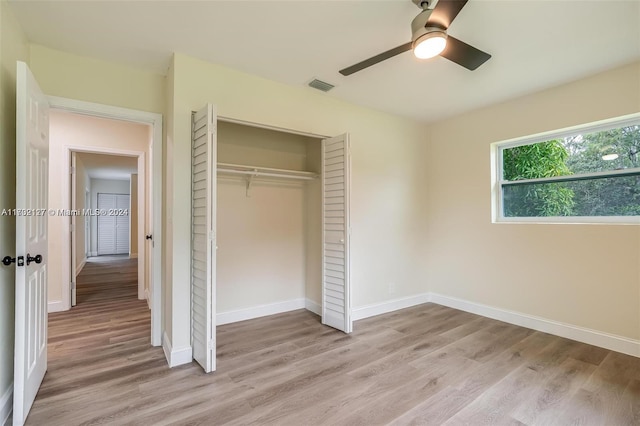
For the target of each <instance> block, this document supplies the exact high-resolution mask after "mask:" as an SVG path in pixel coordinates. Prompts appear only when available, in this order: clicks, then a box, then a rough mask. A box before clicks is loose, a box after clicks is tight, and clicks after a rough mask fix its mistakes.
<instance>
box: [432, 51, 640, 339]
mask: <svg viewBox="0 0 640 426" xmlns="http://www.w3.org/2000/svg"><path fill="white" fill-rule="evenodd" d="M637 112H640V64H635V65H630V66H626V67H622V68H619V69H616V70H613V71H609V72H605V73H602V74H599V75H596V76H593V77H590V78H586V79H583V80H580V81H577V82H574V83H570V84H567V85H564V86H560V87H557V88H555V89H551V90H546V91H544V92H540V93H537V94H533V95H530V96H526V97H523V98H520V99H517V100H513V101H510V102H506V103H503V104H499V105H495V106H492V107H489V108H485V109H482V110H479V111H475V112H472V113H468V114H465V115H462V116H460V117H457V118H453V119H450V120H446V121H443V122H440V123H437V124H435V125H433V126H431V127H430V130H431V131H430V143H429V152H428V155H426V156H425V157H424V159H425V164H424V166H425V168H426V169H427V170H428V176H427V179H426V181H425V182H427V183H428V191H426V192H427V193H428V194H429V203H428V212H427V216H426V217H427V220H428V224H429V240H428V243H429V246H428V247H429V252H428V254H427V256H426V257H425V261H426V262H427V265H428V268H427V271H428V274H427V277H428V281H429V289H430V290H431V291H433V292H436V293H441V294H444V295H448V296H453V297H458V298H461V299H464V300H468V301H472V302H475V303H482V304H485V305H489V306H494V307H498V308H502V309H508V310H512V311H517V312H521V313H525V314H528V315H535V316H539V317H542V318H545V319H549V320H554V321H560V322H563V323H567V324H571V325H576V326H581V327H587V328H591V329H594V330H597V331H601V332H606V333H612V334H616V335H620V336H624V337H628V338H632V339H638V338H640V262H639V260H640V227H638V226H622V225H617V226H616V225H549V224H527V225H524V224H492V223H491V198H490V195H491V169H490V144H491V143H493V142H497V141H501V140H506V139H510V138H515V137H519V136H526V135H530V134H535V133H539V132H543V131H548V130H554V129H559V128H563V127H567V126H573V125H578V124H582V123H588V122H592V121H596V120H601V119H606V118H611V117H616V116H621V115H625V114H631V113H637Z"/></svg>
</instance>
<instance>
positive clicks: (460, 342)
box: [27, 264, 640, 426]
mask: <svg viewBox="0 0 640 426" xmlns="http://www.w3.org/2000/svg"><path fill="white" fill-rule="evenodd" d="M103 266H104V267H105V268H108V267H110V266H109V265H108V264H105V265H103ZM121 266H122V265H121ZM94 267H95V268H97V269H100V267H101V266H100V265H92V268H94ZM116 269H117V270H118V271H119V270H124V269H126V268H124V269H123V268H116ZM118 271H114V270H113V268H112V269H111V272H109V273H107V274H104V275H103V276H104V279H105V280H107V279H108V280H111V278H109V277H111V276H112V274H117V273H119V272H118ZM93 274H94V275H97V274H98V272H97V270H93ZM94 284H95V283H94ZM116 293H118V292H117V291H116ZM120 296H121V294H120ZM49 324H50V327H49V371H48V372H47V375H46V377H45V379H44V383H43V385H42V388H41V390H40V392H39V394H38V397H37V399H36V402H35V404H34V406H33V409H32V412H31V414H30V416H29V419H28V422H27V424H29V425H80V424H116V425H121V424H127V425H165V424H179V425H218V424H231V425H247V424H252V425H262V424H277V425H382V424H393V425H428V424H429V425H439V424H451V425H463V424H466V425H491V424H509V425H522V424H526V425H554V424H557V425H569V424H572V425H573V424H575V425H579V424H584V425H598V426H603V425H606V426H615V425H639V424H640V359H638V358H633V357H630V356H626V355H622V354H619V353H615V352H611V351H608V350H605V349H601V348H597V347H593V346H589V345H585V344H581V343H577V342H574V341H571V340H567V339H563V338H560V337H555V336H551V335H548V334H544V333H540V332H535V331H532V330H528V329H525V328H521V327H517V326H513V325H509V324H505V323H502V322H499V321H494V320H490V319H487V318H483V317H479V316H477V315H472V314H469V313H465V312H461V311H456V310H454V309H450V308H446V307H442V306H438V305H434V304H425V305H421V306H416V307H413V308H410V309H405V310H402V311H397V312H393V313H390V314H387V315H382V316H378V317H374V318H369V319H366V320H362V321H358V322H357V323H356V324H355V327H354V328H355V331H354V332H353V333H352V334H351V335H345V334H343V333H341V332H338V331H335V330H333V329H331V328H328V327H325V326H323V325H321V324H320V321H319V319H318V317H317V316H316V315H314V314H312V313H310V312H307V311H304V310H300V311H294V312H289V313H285V314H281V315H274V316H271V317H266V318H261V319H256V320H251V321H245V322H241V323H235V324H228V325H224V326H221V327H218V333H217V336H218V370H217V372H215V373H213V374H209V375H205V374H204V373H203V372H202V370H201V369H200V367H199V366H198V365H196V364H193V363H192V364H189V365H185V366H181V367H176V368H173V369H169V368H168V367H167V365H166V361H165V359H164V354H163V351H162V349H160V348H152V347H150V346H149V333H150V330H149V310H148V309H147V306H146V304H145V302H143V301H138V300H136V299H135V295H133V296H132V297H130V298H123V297H116V298H115V299H109V298H108V297H100V298H99V299H98V300H93V301H87V302H86V303H81V304H79V305H78V307H76V308H74V309H73V310H72V311H71V312H67V313H57V314H51V315H50V323H49Z"/></svg>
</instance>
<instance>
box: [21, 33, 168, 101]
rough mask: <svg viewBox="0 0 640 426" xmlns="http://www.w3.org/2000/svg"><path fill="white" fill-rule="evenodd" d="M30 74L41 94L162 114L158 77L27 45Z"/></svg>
mask: <svg viewBox="0 0 640 426" xmlns="http://www.w3.org/2000/svg"><path fill="white" fill-rule="evenodd" d="M30 66H31V70H32V71H33V74H34V75H35V77H36V79H37V80H38V83H39V84H40V87H41V88H42V90H43V91H44V92H45V93H46V94H47V95H50V96H60V97H63V98H71V99H77V100H82V101H88V102H97V103H101V104H105V105H113V106H120V107H125V108H133V109H138V110H142V111H149V112H156V113H162V112H163V110H164V94H165V92H164V85H165V77H164V76H162V75H159V74H155V73H151V72H148V71H144V70H140V69H137V68H132V67H128V66H126V65H120V64H115V63H113V62H107V61H102V60H99V59H94V58H90V57H86V56H78V55H74V54H71V53H66V52H61V51H59V50H54V49H49V48H47V47H44V46H40V45H37V44H32V45H31V62H30Z"/></svg>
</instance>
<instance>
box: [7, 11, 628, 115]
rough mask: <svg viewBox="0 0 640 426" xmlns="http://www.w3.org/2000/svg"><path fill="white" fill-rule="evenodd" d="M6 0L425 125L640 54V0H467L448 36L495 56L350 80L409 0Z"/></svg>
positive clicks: (45, 20) (87, 35)
mask: <svg viewBox="0 0 640 426" xmlns="http://www.w3.org/2000/svg"><path fill="white" fill-rule="evenodd" d="M11 5H12V8H13V10H14V13H15V15H16V17H17V18H18V20H19V21H20V23H21V24H22V26H23V28H24V30H25V32H26V33H27V36H28V37H29V39H30V40H31V41H33V42H35V43H38V44H42V45H45V46H49V47H52V48H55V49H60V50H64V51H68V52H72V53H76V54H80V55H88V56H94V57H98V58H103V59H106V60H112V61H118V62H123V63H128V64H131V65H134V66H138V67H143V68H147V69H152V70H155V71H157V72H160V73H163V74H164V73H165V72H166V69H167V67H168V64H169V60H170V55H171V53H172V52H174V51H175V52H181V53H184V54H188V55H191V56H194V57H198V58H201V59H204V60H207V61H210V62H214V63H219V64H223V65H226V66H229V67H232V68H235V69H238V70H242V71H245V72H248V73H251V74H255V75H259V76H262V77H265V78H268V79H272V80H275V81H279V82H283V83H286V84H290V85H294V86H303V85H305V84H306V83H308V82H309V81H310V80H311V79H312V78H313V77H317V78H320V79H322V80H325V81H327V82H329V83H332V84H335V85H336V86H337V87H336V88H335V89H334V90H332V91H331V92H330V93H329V94H328V96H334V97H337V98H340V99H344V100H347V101H349V102H353V103H356V104H359V105H364V106H368V107H371V108H375V109H378V110H382V111H387V112H390V113H394V114H399V115H403V116H407V117H412V118H415V119H418V120H421V121H425V122H430V121H434V120H438V119H442V118H445V117H449V116H452V115H456V114H459V113H461V112H464V111H467V110H471V109H475V108H478V107H481V106H484V105H488V104H493V103H496V102H500V101H503V100H506V99H509V98H513V97H517V96H520V95H523V94H526V93H531V92H535V91H538V90H541V89H544V88H548V87H552V86H555V85H558V84H562V83H564V82H567V81H571V80H575V79H578V78H581V77H584V76H586V75H590V74H595V73H597V72H599V71H602V70H606V69H610V68H614V67H616V66H619V65H622V64H626V63H630V62H633V61H636V60H638V59H640V0H627V1H615V0H601V1H594V0H564V1H563V0H553V1H550V0H470V1H469V2H468V3H467V5H466V6H465V8H464V9H463V10H462V12H461V13H460V15H458V17H457V18H456V20H455V21H454V22H453V24H452V25H451V27H450V28H449V33H450V34H451V35H453V36H455V37H456V38H459V39H461V40H463V41H465V42H467V43H469V44H471V45H473V46H475V47H477V48H479V49H481V50H484V51H486V52H488V53H490V54H492V55H493V57H492V59H490V60H489V62H487V63H486V64H484V65H483V66H481V67H480V68H479V69H478V70H476V71H468V70H466V69H464V68H462V67H460V66H458V65H456V64H454V63H452V62H450V61H447V60H446V59H443V58H440V57H437V58H434V59H432V60H427V61H424V62H420V61H418V60H417V59H415V58H414V57H413V55H412V54H411V53H410V52H407V53H404V54H402V55H400V56H397V57H395V58H392V59H390V60H387V61H385V62H383V63H380V64H378V65H376V66H373V67H371V68H369V69H367V70H364V71H362V72H359V73H356V74H353V75H352V76H349V77H343V76H342V75H340V74H339V73H338V70H339V69H342V68H344V67H346V66H349V65H353V64H354V63H356V62H359V61H361V60H363V59H366V58H368V57H370V56H373V55H375V54H377V53H380V52H382V51H385V50H388V49H390V48H393V47H396V46H398V45H400V44H403V43H406V42H407V41H409V40H410V38H411V34H410V23H411V20H412V19H413V17H414V16H415V15H417V14H418V12H419V11H420V10H419V9H418V8H417V7H416V6H415V5H414V4H413V3H412V2H411V1H410V0H386V1H379V0H378V1H374V0H366V1H341V0H325V1H305V0H288V1H268V0H254V1H241V0H235V1H211V0H210V1H158V0H156V1H153V0H151V1H149V0H147V1H91V0H84V1H59V0H48V1H18V0H13V1H11ZM309 90H313V89H309ZM212 101H214V102H215V100H212Z"/></svg>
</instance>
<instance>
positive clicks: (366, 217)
mask: <svg viewBox="0 0 640 426" xmlns="http://www.w3.org/2000/svg"><path fill="white" fill-rule="evenodd" d="M170 76H171V82H170V84H171V85H172V86H173V89H174V90H173V100H172V104H173V105H172V106H170V107H168V110H170V111H171V112H172V115H171V116H169V117H167V121H168V134H167V144H168V147H167V162H168V164H167V166H168V168H169V169H170V170H171V174H172V175H171V176H168V178H169V179H170V180H171V183H169V184H168V185H167V190H168V191H170V193H171V194H172V195H170V197H171V201H170V205H169V206H168V210H167V216H168V223H167V225H168V226H167V228H166V231H167V233H169V234H171V235H168V237H169V238H167V239H166V240H165V241H166V242H167V243H168V244H167V250H168V252H169V258H168V259H167V261H168V262H169V263H171V268H172V271H171V276H170V277H168V284H169V285H170V286H171V289H170V290H169V291H167V293H168V294H169V295H170V296H172V298H171V299H170V303H171V305H172V306H171V312H170V315H166V316H165V328H166V331H167V335H168V337H169V339H171V341H172V345H173V348H175V349H177V350H179V349H182V348H185V347H188V346H189V321H190V320H189V318H190V316H189V309H190V308H189V307H190V297H189V265H190V262H189V247H190V237H189V235H190V226H189V209H185V208H184V206H185V205H188V204H189V194H188V191H182V190H181V189H180V188H188V187H189V182H190V167H189V165H190V150H189V146H190V127H191V124H190V121H191V111H194V110H198V109H200V108H202V106H204V105H205V104H206V103H207V102H211V103H213V104H215V105H216V106H217V107H218V113H219V114H220V115H221V116H225V117H230V118H234V119H240V120H245V121H249V122H256V123H263V124H268V125H272V126H276V127H281V128H288V129H294V130H300V131H305V132H310V133H315V134H322V135H329V136H333V135H338V134H341V133H345V132H349V133H350V135H351V141H352V155H353V176H352V208H351V211H352V225H353V232H352V288H353V306H354V307H360V306H363V305H367V304H370V303H377V302H383V301H386V300H389V299H393V298H398V297H403V296H411V295H415V294H419V293H422V292H424V291H425V289H426V281H425V279H424V277H425V274H426V270H425V268H424V266H423V263H424V245H425V244H426V241H427V238H426V234H425V221H424V217H425V211H426V206H425V201H426V188H425V185H424V181H425V169H424V158H423V152H424V146H425V145H426V143H425V142H426V136H425V132H426V126H424V125H422V124H420V123H416V122H413V121H411V120H407V119H403V118H398V117H395V116H392V115H389V114H385V113H381V112H376V111H373V110H370V109H366V108H361V107H357V106H354V105H351V104H348V103H345V102H342V101H338V100H336V99H334V98H332V97H329V96H326V95H325V94H322V93H318V92H315V91H313V90H312V89H309V88H305V87H291V86H287V85H283V84H279V83H275V82H273V81H269V80H265V79H262V78H258V77H255V76H251V75H247V74H244V73H241V72H238V71H234V70H231V69H228V68H224V67H221V66H217V65H213V64H209V63H206V62H203V61H200V60H197V59H194V58H190V57H187V56H184V55H180V54H176V55H175V56H174V61H173V68H172V70H171V71H170ZM390 283H394V284H395V292H394V293H392V292H390V291H389V288H390ZM391 287H392V286H391Z"/></svg>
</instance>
